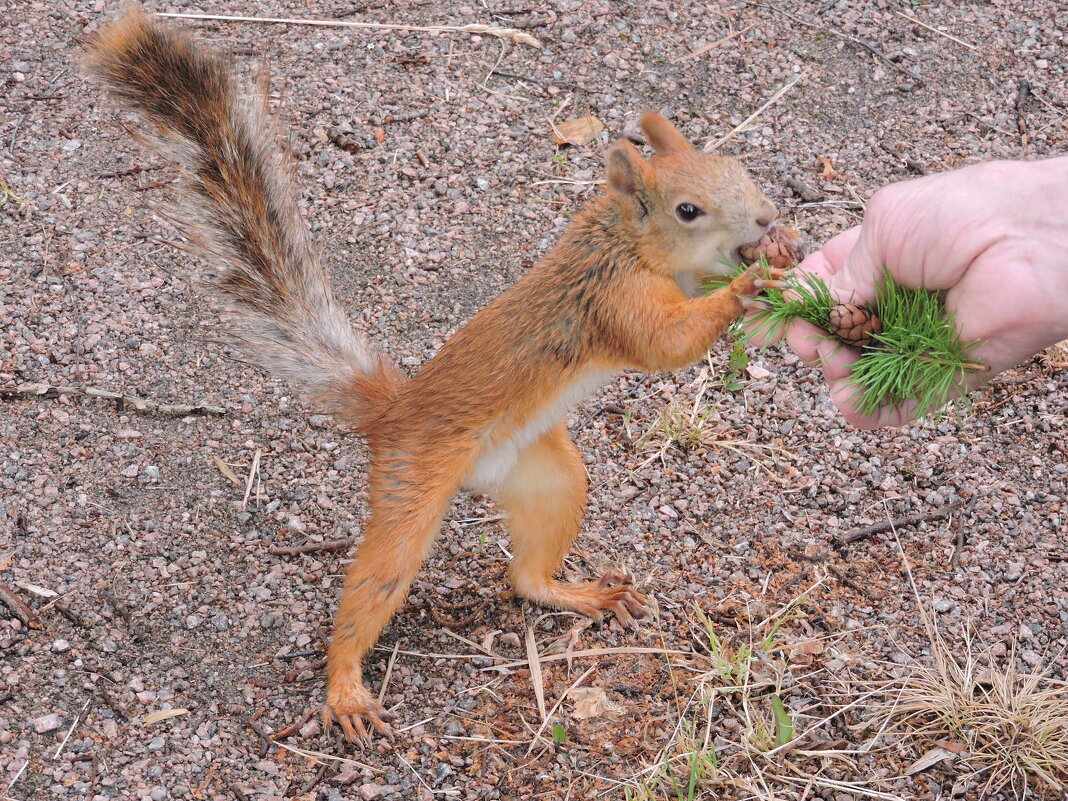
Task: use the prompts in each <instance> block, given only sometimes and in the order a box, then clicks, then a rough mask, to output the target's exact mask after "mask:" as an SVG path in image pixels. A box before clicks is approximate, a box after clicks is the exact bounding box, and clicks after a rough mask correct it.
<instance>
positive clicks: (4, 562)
mask: <svg viewBox="0 0 1068 801" xmlns="http://www.w3.org/2000/svg"><path fill="white" fill-rule="evenodd" d="M14 558H15V552H14V551H12V552H11V553H9V554H8V555H7V556H0V570H7V569H8V568H9V567H11V562H12V560H13V559H14Z"/></svg>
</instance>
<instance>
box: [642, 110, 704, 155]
mask: <svg viewBox="0 0 1068 801" xmlns="http://www.w3.org/2000/svg"><path fill="white" fill-rule="evenodd" d="M641 126H642V130H643V131H645V135H646V136H647V137H648V138H649V144H650V145H652V146H653V150H655V151H656V152H657V154H658V155H661V156H663V155H665V154H667V153H678V152H681V151H685V150H693V145H691V144H690V143H689V142H687V141H686V137H685V136H683V135H682V134H681V133H679V131H678V129H677V128H676V127H675V126H674V125H672V124H671V123H670V122H668V121H667V120H666V119H664V118H663V117H662V116H660V115H659V114H657V113H656V112H655V111H650V112H649V113H648V114H645V115H644V116H643V117H642V121H641Z"/></svg>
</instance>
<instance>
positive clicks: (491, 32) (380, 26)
mask: <svg viewBox="0 0 1068 801" xmlns="http://www.w3.org/2000/svg"><path fill="white" fill-rule="evenodd" d="M158 16H161V17H174V18H176V19H206V20H219V21H222V22H277V23H282V24H285V25H319V26H322V27H326V28H366V29H369V30H376V31H412V32H417V33H477V34H485V35H487V36H496V37H498V38H499V39H511V40H513V41H515V42H519V44H525V45H527V46H529V47H534V48H537V49H538V50H540V49H541V42H539V41H538V40H537V39H535V38H534V37H533V36H531V35H530V34H529V33H523V31H520V30H517V29H515V28H498V27H496V26H493V25H486V24H485V23H472V24H470V25H398V24H394V23H379V22H351V21H344V20H329V19H291V18H288V17H236V16H230V15H226V14H171V13H160V14H159V15H158Z"/></svg>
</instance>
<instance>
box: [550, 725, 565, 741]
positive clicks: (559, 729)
mask: <svg viewBox="0 0 1068 801" xmlns="http://www.w3.org/2000/svg"><path fill="white" fill-rule="evenodd" d="M566 742H567V729H565V728H564V727H563V725H561V724H559V723H557V724H556V725H555V726H553V745H556V746H561V745H563V744H564V743H566Z"/></svg>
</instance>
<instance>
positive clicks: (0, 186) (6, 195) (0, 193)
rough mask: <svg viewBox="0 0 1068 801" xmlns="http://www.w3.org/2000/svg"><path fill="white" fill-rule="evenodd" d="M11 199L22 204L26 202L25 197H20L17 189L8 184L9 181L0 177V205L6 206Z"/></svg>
mask: <svg viewBox="0 0 1068 801" xmlns="http://www.w3.org/2000/svg"><path fill="white" fill-rule="evenodd" d="M9 200H13V201H15V202H16V203H18V204H19V205H20V206H21V205H22V204H23V203H25V202H26V199H25V198H22V197H19V196H18V195H17V194H16V193H15V190H14V189H12V188H11V187H10V186H8V183H7V181H5V180H4V179H3V178H0V206H6V205H7V202H8V201H9Z"/></svg>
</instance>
